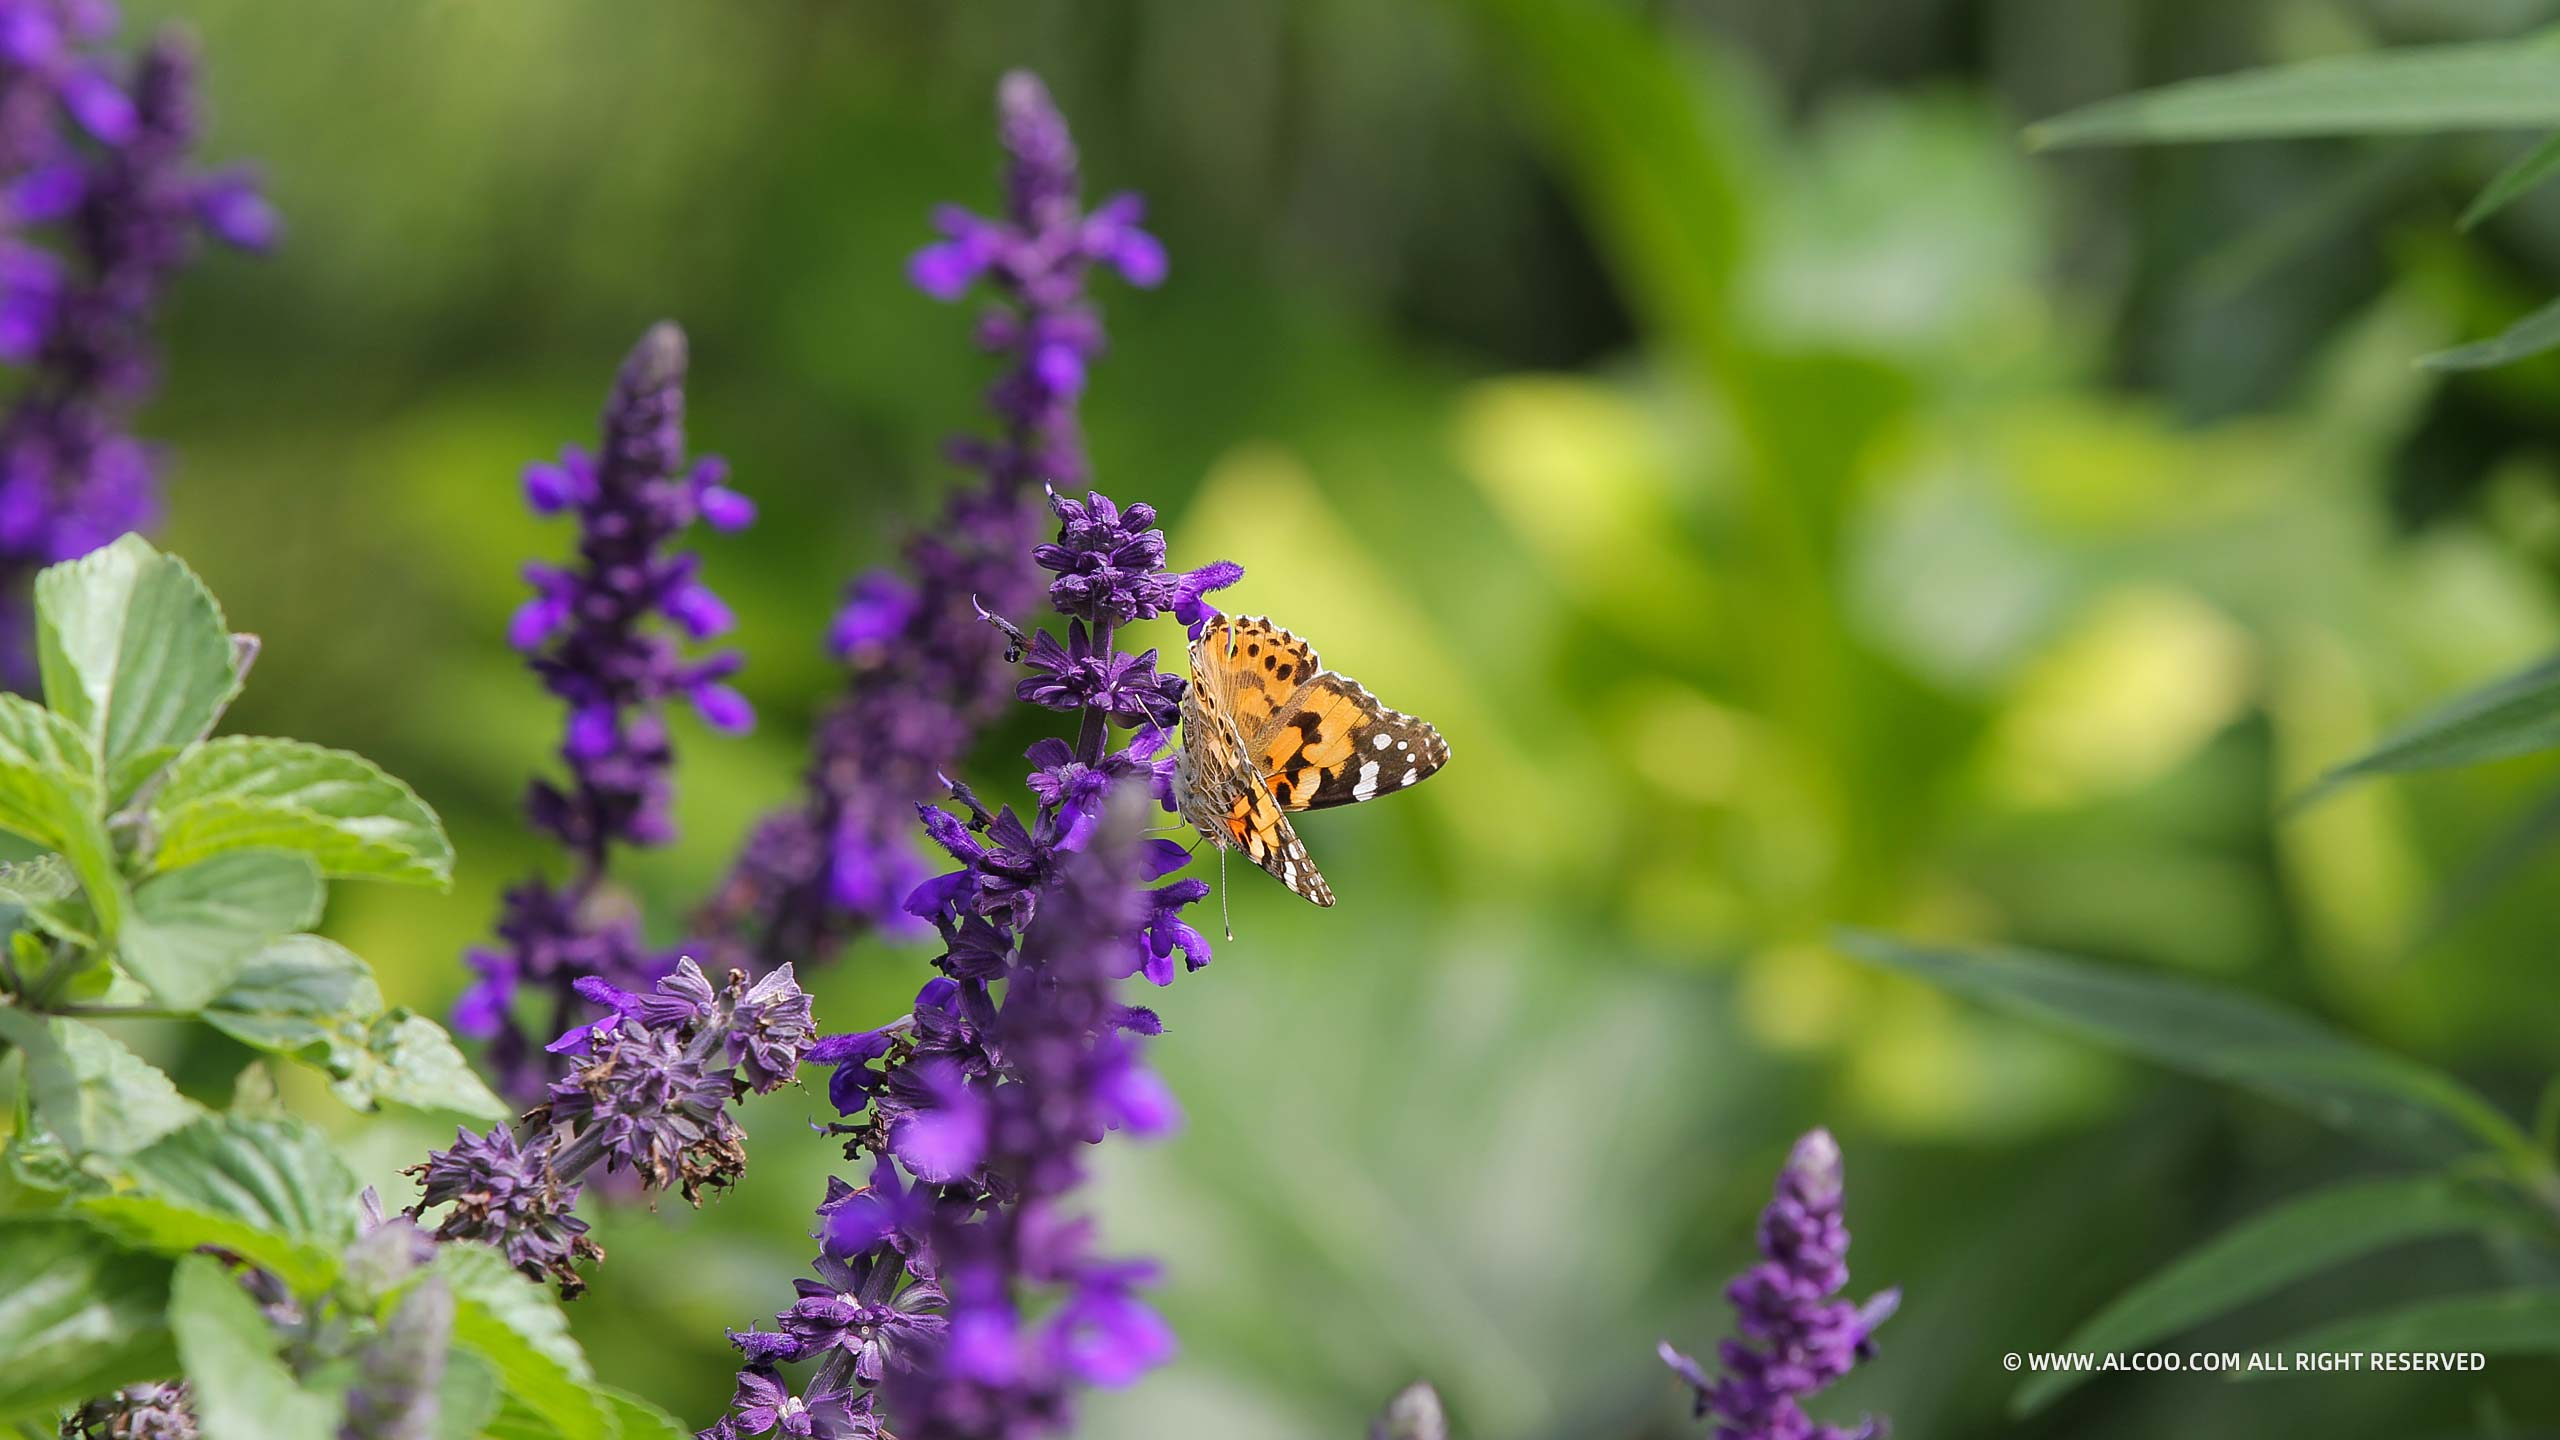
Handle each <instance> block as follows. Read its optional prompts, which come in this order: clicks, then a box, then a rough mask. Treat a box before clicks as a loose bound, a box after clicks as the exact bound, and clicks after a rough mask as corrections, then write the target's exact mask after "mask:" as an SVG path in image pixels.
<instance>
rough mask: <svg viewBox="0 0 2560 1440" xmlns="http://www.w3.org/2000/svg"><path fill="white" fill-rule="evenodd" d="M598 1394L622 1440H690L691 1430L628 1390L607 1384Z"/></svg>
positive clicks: (691, 1437) (691, 1439)
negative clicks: (618, 1429)
mask: <svg viewBox="0 0 2560 1440" xmlns="http://www.w3.org/2000/svg"><path fill="white" fill-rule="evenodd" d="M600 1393H602V1395H603V1396H604V1405H605V1409H606V1410H608V1411H610V1412H611V1413H612V1415H613V1419H614V1423H615V1425H616V1426H617V1427H619V1428H620V1430H621V1432H622V1440H693V1431H692V1430H690V1429H689V1428H687V1427H686V1426H685V1425H684V1424H682V1423H681V1422H679V1421H678V1420H677V1419H676V1417H674V1416H673V1415H670V1414H668V1413H667V1412H666V1411H664V1410H661V1409H659V1408H658V1407H657V1406H655V1405H652V1404H650V1403H649V1402H648V1401H646V1400H643V1399H641V1398H640V1397H639V1396H637V1395H634V1394H632V1393H631V1392H630V1391H628V1390H617V1389H615V1388H613V1387H612V1386H610V1385H607V1386H603V1387H602V1388H601V1392H600Z"/></svg>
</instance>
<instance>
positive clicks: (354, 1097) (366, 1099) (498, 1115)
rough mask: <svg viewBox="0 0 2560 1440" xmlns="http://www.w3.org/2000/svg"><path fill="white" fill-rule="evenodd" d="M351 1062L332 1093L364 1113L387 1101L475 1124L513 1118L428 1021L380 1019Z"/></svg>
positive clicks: (404, 1015) (403, 1013) (398, 1013)
mask: <svg viewBox="0 0 2560 1440" xmlns="http://www.w3.org/2000/svg"><path fill="white" fill-rule="evenodd" d="M352 1058H353V1068H352V1069H351V1070H350V1071H349V1072H348V1074H347V1076H346V1077H345V1078H344V1079H342V1080H340V1081H338V1083H336V1084H335V1085H332V1086H330V1087H329V1088H330V1090H331V1091H332V1092H333V1093H335V1094H336V1095H337V1096H338V1098H339V1099H341V1100H344V1101H346V1102H347V1103H348V1104H350V1105H353V1106H355V1107H356V1108H358V1109H360V1110H370V1109H372V1108H374V1106H375V1105H376V1104H377V1103H378V1102H380V1101H384V1100H388V1101H390V1102H391V1103H393V1104H395V1105H407V1106H410V1107H411V1108H413V1109H418V1110H444V1111H450V1112H452V1113H454V1114H457V1115H467V1116H470V1117H471V1118H473V1119H475V1120H504V1119H506V1118H508V1117H509V1116H511V1115H513V1114H514V1113H515V1111H514V1109H513V1108H512V1107H510V1106H509V1105H508V1104H507V1103H506V1102H505V1101H503V1100H501V1099H499V1098H498V1097H497V1096H496V1095H495V1094H493V1093H491V1091H490V1089H489V1087H488V1085H487V1084H486V1083H484V1082H483V1081H482V1080H481V1079H480V1075H479V1072H477V1071H475V1070H473V1069H472V1068H471V1062H470V1061H468V1060H466V1059H464V1058H463V1055H462V1051H461V1049H460V1047H458V1046H456V1045H455V1044H454V1043H453V1037H452V1036H450V1035H447V1034H446V1033H445V1032H444V1027H443V1026H441V1025H438V1024H437V1023H436V1022H434V1021H433V1020H430V1019H428V1018H427V1017H425V1016H424V1015H418V1014H414V1013H412V1012H410V1011H408V1010H405V1009H395V1010H392V1011H389V1012H387V1013H385V1014H383V1015H382V1016H380V1017H378V1018H376V1019H375V1020H374V1021H373V1023H372V1024H371V1025H369V1026H367V1027H366V1028H365V1034H364V1038H363V1042H362V1045H361V1047H360V1048H359V1049H358V1050H357V1051H356V1052H355V1054H354V1056H353V1057H352Z"/></svg>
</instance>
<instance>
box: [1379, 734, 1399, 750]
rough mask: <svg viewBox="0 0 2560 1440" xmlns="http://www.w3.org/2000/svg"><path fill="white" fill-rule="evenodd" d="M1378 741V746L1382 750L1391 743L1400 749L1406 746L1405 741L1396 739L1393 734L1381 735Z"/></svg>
mask: <svg viewBox="0 0 2560 1440" xmlns="http://www.w3.org/2000/svg"><path fill="white" fill-rule="evenodd" d="M1377 743H1378V748H1379V749H1381V750H1384V749H1386V748H1387V747H1388V746H1390V745H1393V746H1395V747H1396V748H1397V749H1399V750H1401V749H1403V748H1404V742H1403V741H1400V740H1398V739H1396V737H1394V736H1393V735H1380V736H1379V737H1378V742H1377Z"/></svg>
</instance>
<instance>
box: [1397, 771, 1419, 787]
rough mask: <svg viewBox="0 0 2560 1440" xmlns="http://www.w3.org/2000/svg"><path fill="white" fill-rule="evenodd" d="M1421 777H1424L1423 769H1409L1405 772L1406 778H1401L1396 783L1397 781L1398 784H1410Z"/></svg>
mask: <svg viewBox="0 0 2560 1440" xmlns="http://www.w3.org/2000/svg"><path fill="white" fill-rule="evenodd" d="M1421 778H1422V771H1421V770H1419V769H1413V770H1407V771H1406V772H1404V778H1403V779H1401V780H1399V781H1397V782H1396V783H1397V784H1399V785H1410V784H1412V783H1413V782H1414V781H1416V780H1419V779H1421Z"/></svg>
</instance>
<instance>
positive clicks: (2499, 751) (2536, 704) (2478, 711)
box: [2291, 656, 2560, 810]
mask: <svg viewBox="0 0 2560 1440" xmlns="http://www.w3.org/2000/svg"><path fill="white" fill-rule="evenodd" d="M2554 746H2560V656H2554V657H2553V658H2551V659H2548V660H2544V661H2542V662H2540V663H2539V664H2536V665H2534V666H2532V667H2531V668H2529V669H2526V670H2522V671H2519V672H2517V673H2516V674H2513V675H2509V676H2505V677H2503V678H2501V679H2498V680H2495V681H2492V682H2491V683H2489V684H2487V685H2483V686H2481V687H2480V688H2479V689H2477V690H2474V691H2471V692H2470V693H2469V694H2466V695H2461V696H2458V697H2456V698H2454V699H2452V700H2449V701H2447V702H2445V703H2444V704H2442V705H2440V706H2437V707H2436V708H2435V709H2434V710H2431V711H2429V712H2428V713H2427V714H2425V715H2423V716H2421V717H2419V718H2418V719H2417V720H2415V721H2413V722H2411V723H2410V724H2408V725H2406V726H2404V727H2402V728H2401V729H2399V730H2396V731H2394V732H2392V733H2391V735H2389V736H2388V737H2386V738H2385V739H2384V740H2383V741H2382V742H2381V743H2380V744H2378V745H2376V746H2374V747H2373V748H2372V749H2370V750H2368V751H2366V752H2365V753H2363V754H2362V755H2359V756H2357V757H2356V758H2355V759H2353V760H2350V761H2348V762H2346V763H2345V764H2343V765H2340V766H2337V767H2336V768H2334V769H2332V770H2330V771H2329V773H2328V774H2326V775H2323V776H2321V777H2320V780H2319V783H2317V784H2315V785H2313V786H2312V787H2311V788H2310V789H2308V790H2306V791H2304V792H2303V793H2302V794H2301V795H2300V796H2298V797H2296V798H2295V799H2294V801H2293V802H2292V807H2291V808H2293V809H2296V810H2299V809H2302V808H2304V807H2306V806H2309V805H2312V804H2314V803H2316V802H2318V801H2320V800H2322V799H2325V798H2326V797H2327V796H2329V795H2330V794H2332V793H2334V792H2335V791H2336V790H2338V789H2339V788H2340V787H2341V786H2344V785H2346V784H2347V783H2349V782H2350V781H2354V780H2358V779H2362V778H2363V777H2365V776H2368V775H2384V774H2396V773H2400V772H2405V771H2410V770H2442V769H2447V768H2450V767H2453V766H2457V765H2481V764H2486V763H2487V762H2489V761H2492V760H2506V759H2511V758H2513V757H2515V756H2518V755H2529V754H2532V753H2533V752H2535V751H2537V750H2548V749H2551V748H2553V747H2554Z"/></svg>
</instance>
